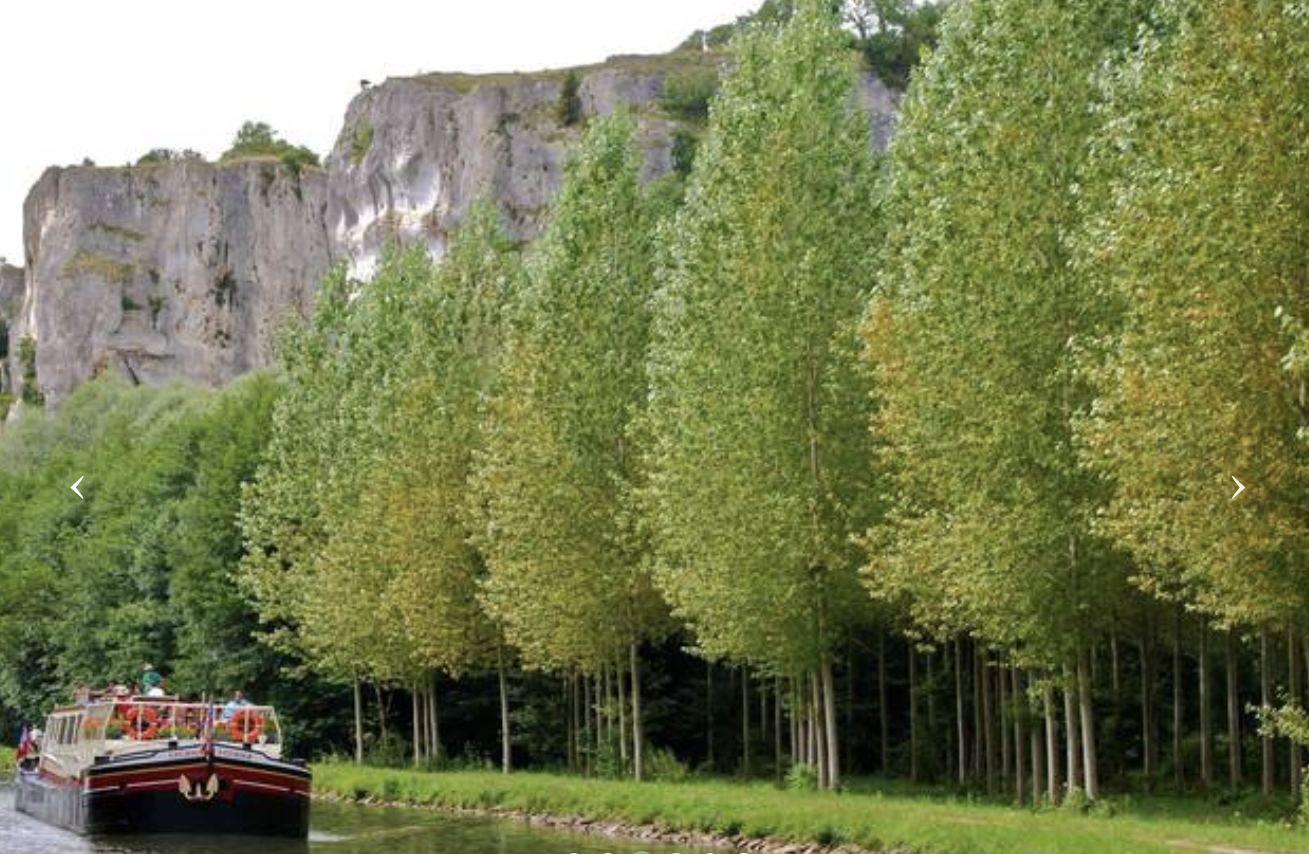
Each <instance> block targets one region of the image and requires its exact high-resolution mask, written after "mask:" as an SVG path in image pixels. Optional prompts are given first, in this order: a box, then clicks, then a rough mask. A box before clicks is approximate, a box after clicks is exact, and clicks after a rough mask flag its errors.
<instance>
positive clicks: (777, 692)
mask: <svg viewBox="0 0 1309 854" xmlns="http://www.w3.org/2000/svg"><path fill="white" fill-rule="evenodd" d="M773 778H774V779H775V780H777V781H778V782H779V783H780V782H781V780H782V677H780V676H774V677H773Z"/></svg>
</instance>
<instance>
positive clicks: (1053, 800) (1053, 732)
mask: <svg viewBox="0 0 1309 854" xmlns="http://www.w3.org/2000/svg"><path fill="white" fill-rule="evenodd" d="M1053 695H1054V689H1053V688H1051V687H1050V686H1049V684H1047V685H1046V686H1045V690H1043V691H1042V692H1041V706H1042V710H1043V711H1044V712H1045V761H1046V772H1045V785H1046V792H1047V796H1048V797H1049V799H1050V804H1051V805H1052V806H1053V805H1054V804H1057V803H1059V719H1058V717H1057V716H1056V715H1055V710H1054V696H1053Z"/></svg>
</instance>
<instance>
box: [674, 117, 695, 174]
mask: <svg viewBox="0 0 1309 854" xmlns="http://www.w3.org/2000/svg"><path fill="white" fill-rule="evenodd" d="M699 148H700V141H699V140H698V139H696V136H695V134H693V133H691V132H690V131H689V130H687V129H686V128H676V129H675V130H674V131H673V146H672V151H671V152H670V156H671V157H672V161H673V171H674V172H676V173H677V174H678V175H681V176H682V177H683V178H685V177H686V176H688V175H690V174H691V167H692V166H694V165H695V153H696V151H697V150H698V149H699Z"/></svg>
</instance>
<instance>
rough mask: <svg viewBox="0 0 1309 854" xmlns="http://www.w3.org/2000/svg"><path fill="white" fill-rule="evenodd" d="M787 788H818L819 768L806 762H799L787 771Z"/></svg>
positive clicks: (794, 790)
mask: <svg viewBox="0 0 1309 854" xmlns="http://www.w3.org/2000/svg"><path fill="white" fill-rule="evenodd" d="M786 789H787V791H790V792H815V791H817V790H818V770H817V769H815V768H814V766H812V765H810V764H808V763H806V762H797V763H795V764H794V765H792V766H791V770H789V771H787V772H786Z"/></svg>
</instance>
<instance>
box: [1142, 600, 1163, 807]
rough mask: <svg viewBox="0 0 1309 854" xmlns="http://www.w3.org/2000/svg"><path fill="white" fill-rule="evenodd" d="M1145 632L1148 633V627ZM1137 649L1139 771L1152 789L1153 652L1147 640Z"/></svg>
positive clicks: (1154, 744) (1155, 741)
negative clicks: (1139, 673)
mask: <svg viewBox="0 0 1309 854" xmlns="http://www.w3.org/2000/svg"><path fill="white" fill-rule="evenodd" d="M1146 631H1147V633H1148V632H1149V627H1148V626H1147V628H1146ZM1139 648H1140V651H1141V766H1142V767H1141V770H1142V771H1144V772H1145V779H1146V785H1147V786H1150V787H1153V786H1154V778H1155V774H1156V773H1157V771H1158V763H1157V759H1158V755H1159V746H1158V744H1159V743H1158V739H1157V738H1156V730H1155V717H1154V709H1155V706H1154V650H1153V649H1152V648H1151V646H1150V643H1149V639H1148V638H1143V639H1142V640H1141V642H1140V644H1139Z"/></svg>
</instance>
